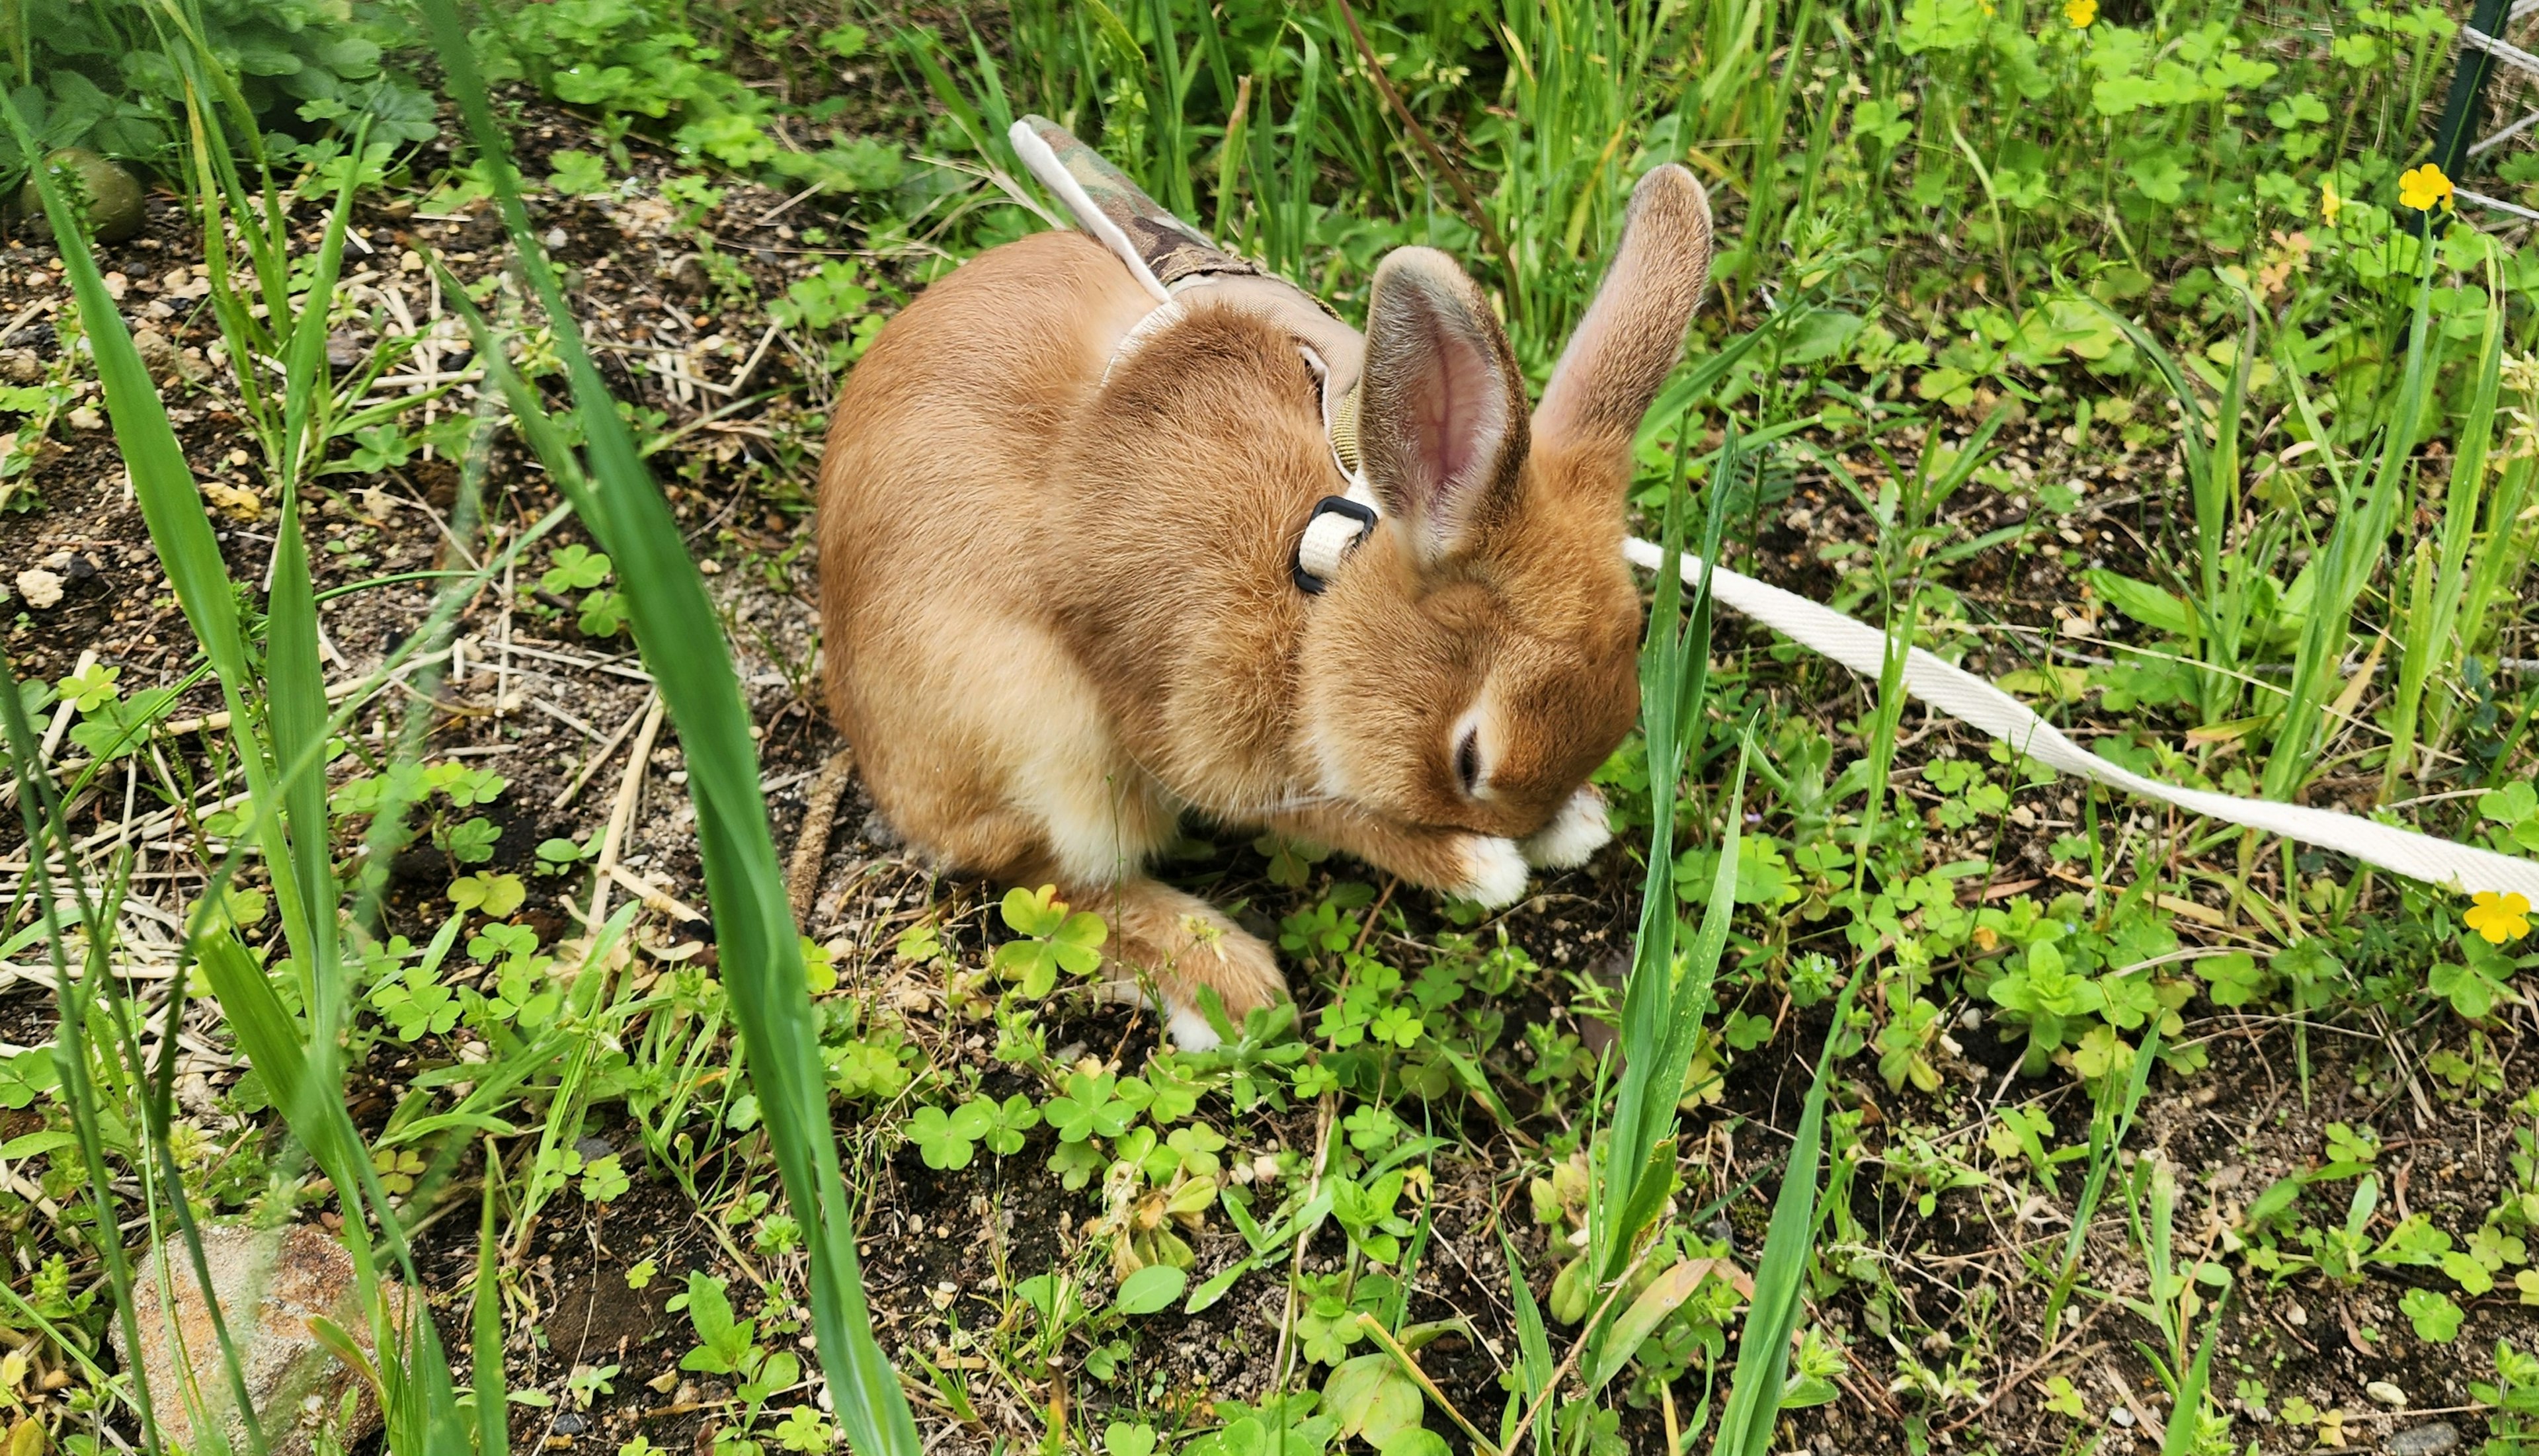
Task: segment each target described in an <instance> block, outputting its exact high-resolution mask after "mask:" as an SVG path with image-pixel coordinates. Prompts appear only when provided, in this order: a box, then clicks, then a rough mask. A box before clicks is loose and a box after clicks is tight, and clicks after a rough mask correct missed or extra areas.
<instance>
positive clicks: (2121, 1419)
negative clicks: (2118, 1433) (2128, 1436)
mask: <svg viewBox="0 0 2539 1456" xmlns="http://www.w3.org/2000/svg"><path fill="white" fill-rule="evenodd" d="M2107 1419H2108V1420H2110V1421H2114V1422H2116V1423H2117V1424H2118V1425H2131V1424H2133V1423H2134V1413H2133V1412H2132V1411H2130V1410H2128V1409H2126V1408H2125V1407H2123V1406H2118V1407H2116V1408H2115V1409H2114V1410H2113V1411H2110V1412H2108V1413H2107Z"/></svg>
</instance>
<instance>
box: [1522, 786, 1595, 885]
mask: <svg viewBox="0 0 2539 1456" xmlns="http://www.w3.org/2000/svg"><path fill="white" fill-rule="evenodd" d="M1612 838H1613V826H1612V825H1611V824H1610V823H1608V822H1607V821H1606V818H1605V796H1604V795H1602V794H1599V793H1598V792H1596V789H1595V786H1593V785H1588V786H1586V787H1584V788H1581V789H1580V790H1579V791H1578V792H1577V793H1575V794H1573V795H1571V796H1569V801H1568V802H1567V803H1564V804H1562V805H1561V806H1560V812H1559V813H1556V814H1554V815H1552V816H1551V822H1550V823H1548V824H1545V825H1544V826H1543V827H1542V828H1541V829H1539V830H1537V831H1536V832H1535V833H1534V835H1533V836H1532V837H1531V838H1529V839H1526V840H1524V841H1522V842H1520V843H1519V845H1518V846H1517V847H1518V848H1519V849H1520V850H1523V851H1524V852H1525V862H1526V863H1527V864H1529V865H1532V866H1534V867H1536V868H1538V869H1574V868H1576V867H1579V866H1581V865H1584V864H1586V863H1587V861H1588V860H1589V859H1590V858H1592V857H1593V856H1594V855H1595V853H1596V852H1597V851H1598V850H1601V849H1603V848H1604V847H1605V843H1606V841H1608V840H1610V839H1612Z"/></svg>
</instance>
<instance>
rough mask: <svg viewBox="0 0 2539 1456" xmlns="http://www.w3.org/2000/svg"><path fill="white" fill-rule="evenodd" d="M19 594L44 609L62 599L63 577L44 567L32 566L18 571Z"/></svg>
mask: <svg viewBox="0 0 2539 1456" xmlns="http://www.w3.org/2000/svg"><path fill="white" fill-rule="evenodd" d="M18 594H19V595H20V596H22V597H25V598H26V601H27V605H29V606H32V607H34V609H35V610H37V611H42V610H43V609H44V608H45V607H48V606H51V605H53V604H54V603H55V602H58V601H60V600H61V599H62V579H61V578H60V577H58V576H55V575H54V574H53V573H51V572H48V571H46V570H44V569H43V568H42V567H39V566H38V567H30V568H28V569H27V570H25V571H22V572H20V573H18Z"/></svg>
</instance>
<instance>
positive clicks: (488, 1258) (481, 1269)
mask: <svg viewBox="0 0 2539 1456" xmlns="http://www.w3.org/2000/svg"><path fill="white" fill-rule="evenodd" d="M485 1162H486V1166H487V1168H488V1169H489V1170H490V1169H491V1168H493V1167H494V1166H496V1162H495V1157H494V1148H493V1144H491V1143H490V1142H489V1143H488V1144H486V1148H485ZM500 1244H501V1240H500V1239H498V1238H496V1237H495V1228H494V1179H493V1177H492V1176H491V1174H490V1172H489V1174H488V1176H487V1177H486V1179H485V1194H484V1199H483V1207H482V1209H481V1211H480V1212H479V1213H478V1214H477V1220H476V1287H475V1289H474V1291H473V1293H472V1295H471V1296H470V1299H469V1309H468V1314H467V1322H468V1327H469V1331H470V1334H471V1335H472V1337H473V1345H474V1351H475V1365H476V1368H475V1372H474V1379H475V1382H476V1451H477V1456H495V1453H496V1452H499V1451H508V1450H510V1449H511V1432H510V1421H509V1417H510V1415H511V1408H510V1403H509V1397H508V1396H507V1395H506V1393H505V1390H504V1379H503V1291H502V1288H501V1286H500V1285H499V1283H497V1281H498V1279H499V1278H500V1275H499V1271H498V1270H497V1269H496V1267H495V1257H494V1255H495V1250H496V1249H497V1248H498V1247H499V1246H500Z"/></svg>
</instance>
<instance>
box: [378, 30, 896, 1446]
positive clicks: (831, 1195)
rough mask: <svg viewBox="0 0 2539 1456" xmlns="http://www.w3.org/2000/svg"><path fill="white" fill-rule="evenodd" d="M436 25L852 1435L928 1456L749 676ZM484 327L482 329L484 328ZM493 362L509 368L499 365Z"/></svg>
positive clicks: (467, 55) (451, 36)
mask: <svg viewBox="0 0 2539 1456" xmlns="http://www.w3.org/2000/svg"><path fill="white" fill-rule="evenodd" d="M424 10H425V14H426V17H427V20H428V22H429V24H430V28H431V32H432V36H433V40H434V43H435V47H436V49H437V50H438V51H439V53H440V56H441V60H442V65H443V67H444V69H445V72H446V77H447V83H448V87H449V90H450V91H451V93H452V94H453V96H454V97H455V99H456V101H457V102H458V105H459V109H460V112H461V113H462V114H463V115H464V116H465V117H466V120H467V124H468V128H469V130H470V132H471V133H472V134H473V136H474V138H475V142H476V145H477V149H478V155H479V156H481V157H482V158H484V159H485V162H486V163H487V165H488V166H487V170H488V171H489V172H490V173H492V174H493V176H494V179H495V185H496V194H497V197H498V199H499V200H500V203H501V206H502V210H503V216H504V221H505V223H506V224H507V225H508V227H509V230H510V232H511V235H512V239H513V243H514V246H515V249H516V251H517V252H518V255H519V257H520V261H521V264H522V266H523V267H524V268H525V269H526V271H527V274H528V278H529V282H530V284H531V286H532V287H533V288H534V290H535V291H536V293H537V295H538V297H539V299H540V301H541V302H542V303H543V305H544V306H545V309H546V312H547V316H548V323H549V325H550V327H551V328H552V329H553V332H554V337H555V341H556V347H557V351H558V353H559V354H560V355H561V357H562V358H563V359H564V361H565V364H566V367H567V370H568V372H569V376H570V378H571V381H572V384H573V392H574V397H575V401H576V404H577V406H578V409H579V412H580V418H581V421H582V425H583V439H584V440H585V442H587V445H586V449H587V451H588V463H589V469H588V473H587V476H586V478H580V477H577V476H576V475H574V474H572V473H569V472H563V471H559V473H558V477H557V478H558V480H559V481H560V482H561V483H563V484H564V485H565V487H566V489H567V490H568V491H569V492H572V493H573V495H574V506H575V509H576V510H577V511H578V512H580V513H581V514H582V516H583V520H584V521H585V522H586V523H587V524H588V526H589V528H590V530H591V533H592V534H593V535H594V536H596V537H597V538H598V539H599V541H600V544H601V545H602V546H603V547H605V548H606V550H607V552H608V554H609V556H610V557H611V558H613V559H614V560H615V562H616V563H617V574H618V580H619V581H620V582H622V583H623V584H624V589H625V592H626V596H627V606H628V612H629V615H630V616H631V617H632V619H633V622H634V627H635V638H636V642H637V644H638V645H639V647H641V649H642V651H643V654H644V661H645V665H646V666H647V667H648V668H649V669H651V671H652V675H653V678H654V680H655V683H656V684H657V688H658V691H659V692H660V694H661V699H662V702H663V703H664V704H665V705H667V708H668V711H669V714H670V716H671V719H672V721H673V722H674V723H675V724H676V725H677V727H678V731H679V740H680V743H681V746H682V747H683V748H684V750H685V752H686V754H687V761H688V776H689V777H688V788H689V794H690V797H691V798H692V799H693V801H694V803H695V805H696V811H697V832H698V841H699V851H700V857H701V858H702V860H703V862H704V866H705V875H706V893H707V897H708V899H709V901H710V903H711V904H712V906H713V909H714V917H715V930H716V938H717V942H718V945H719V947H720V951H721V960H722V964H723V966H724V967H725V970H724V977H725V986H726V989H727V990H728V992H729V994H730V997H731V1002H732V1007H733V1012H734V1015H735V1017H736V1019H737V1021H738V1022H739V1026H740V1031H741V1037H742V1043H743V1045H744V1047H745V1048H746V1049H747V1052H748V1068H749V1076H750V1080H751V1083H752V1085H753V1086H754V1087H755V1088H756V1090H757V1092H758V1098H759V1105H760V1107H761V1109H762V1110H763V1113H764V1115H765V1118H766V1123H767V1131H768V1137H769V1141H770V1143H771V1144H773V1146H774V1150H775V1153H776V1159H777V1165H778V1167H779V1169H780V1171H781V1173H782V1175H783V1179H784V1183H785V1191H786V1196H787V1199H788V1201H789V1203H790V1205H791V1207H792V1208H793V1210H794V1213H795V1216H796V1217H797V1218H798V1219H799V1220H800V1222H801V1225H802V1227H803V1230H804V1235H805V1241H806V1242H807V1243H808V1244H809V1246H810V1254H811V1307H812V1320H813V1324H814V1326H815V1328H816V1330H817V1345H818V1350H819V1355H820V1362H821V1365H822V1367H823V1369H824V1370H825V1372H826V1373H827V1375H828V1378H829V1385H830V1391H831V1395H832V1399H833V1402H834V1405H835V1408H836V1411H837V1415H838V1418H839V1421H841V1423H842V1424H843V1425H844V1426H845V1428H846V1431H847V1435H848V1438H849V1440H850V1442H851V1443H852V1444H853V1445H854V1446H855V1448H856V1449H857V1450H858V1451H859V1452H861V1453H863V1456H883V1453H892V1456H898V1453H906V1456H917V1453H919V1452H920V1451H921V1450H922V1446H921V1444H920V1442H919V1440H918V1435H917V1425H916V1421H915V1420H914V1418H913V1417H912V1416H911V1415H910V1413H909V1408H908V1402H907V1398H906V1397H905V1396H904V1395H903V1394H902V1393H901V1391H900V1387H899V1380H898V1376H897V1375H896V1374H895V1373H894V1372H893V1371H892V1369H891V1367H890V1362H889V1360H888V1358H887V1357H886V1356H885V1355H884V1354H883V1353H882V1351H881V1346H880V1343H879V1341H878V1340H877V1339H876V1338H875V1337H874V1334H873V1330H872V1322H871V1318H870V1315H869V1314H868V1313H867V1311H866V1310H865V1307H864V1302H863V1290H862V1284H861V1278H860V1274H859V1271H858V1266H857V1262H856V1248H855V1219H854V1212H853V1210H852V1208H851V1207H850V1206H849V1204H848V1202H847V1196H846V1188H845V1183H844V1180H843V1179H842V1178H841V1177H840V1175H839V1169H838V1150H837V1142H836V1139H835V1136H834V1134H833V1133H832V1131H831V1129H830V1125H829V1109H828V1083H827V1079H826V1076H825V1073H824V1069H823V1066H822V1063H821V1060H820V1055H819V1041H818V1036H817V1032H816V1029H815V1024H814V1019H813V1014H812V1010H811V1002H810V995H809V989H808V982H807V980H806V977H805V973H804V969H803V963H802V951H801V940H800V936H799V933H798V932H797V931H796V930H795V928H794V925H793V915H792V908H791V906H790V905H789V902H788V900H787V898H786V889H785V875H784V870H783V867H782V866H781V864H780V863H779V861H778V859H777V855H776V842H775V836H774V833H773V832H772V831H771V829H770V828H769V826H768V820H767V804H766V799H765V797H764V795H763V793H762V791H761V789H760V784H759V772H758V756H757V748H756V744H755V741H754V739H752V737H751V736H750V720H749V712H748V709H747V706H746V705H745V704H744V702H743V701H742V698H741V693H740V681H739V677H738V675H737V674H736V673H735V672H734V670H733V668H732V664H731V656H730V652H729V649H728V647H727V645H726V644H725V643H724V642H723V640H722V636H721V631H720V628H719V626H718V622H719V618H718V617H717V616H716V613H715V610H714V603H713V601H712V599H711V598H710V597H708V596H707V594H706V590H705V580H704V578H703V576H702V575H701V574H700V573H699V572H698V570H697V567H696V563H695V562H694V561H693V560H691V559H690V558H689V556H688V553H687V544H686V540H685V538H684V536H683V535H682V533H681V532H680V530H679V526H678V522H677V521H676V520H674V519H673V518H672V517H671V515H670V512H669V507H668V504H667V503H666V502H665V501H664V500H663V499H662V498H661V494H660V492H659V490H658V489H657V487H656V486H655V485H654V484H653V482H652V476H651V473H650V472H649V470H647V468H646V467H645V465H644V461H643V456H642V454H641V453H640V452H639V451H637V449H636V446H635V442H634V440H633V438H632V437H631V436H630V435H629V433H628V432H627V429H626V425H625V422H624V421H623V420H621V419H620V418H619V417H618V414H617V408H616V402H615V400H614V399H612V398H611V397H610V395H609V392H608V388H607V385H606V383H605V382H604V381H602V380H601V379H600V377H599V372H598V370H597V368H596V367H595V366H594V365H593V364H592V363H591V359H590V355H589V351H588V350H587V349H586V348H585V347H584V345H583V340H582V334H581V330H580V329H579V328H578V327H577V326H576V324H575V321H574V317H573V314H572V312H570V311H569V310H568V309H567V308H566V306H565V300H564V297H563V292H562V290H561V288H560V287H559V286H558V285H557V282H556V279H555V274H554V271H553V270H552V269H551V268H550V267H549V266H548V265H547V262H546V259H545V257H544V256H543V254H541V253H540V252H539V250H538V248H537V246H536V244H535V243H534V241H533V239H532V238H531V235H530V231H529V222H528V215H527V212H526V210H525V209H524V208H523V207H522V205H521V202H520V196H519V187H518V183H517V181H516V179H515V176H514V175H513V173H512V169H511V165H510V161H509V153H508V149H507V148H506V147H505V145H504V138H503V135H502V133H501V131H500V130H499V128H497V127H496V125H495V124H494V117H493V110H492V106H491V104H490V103H489V102H488V100H487V97H486V93H485V85H484V80H483V78H482V77H481V76H480V75H479V74H478V73H477V70H476V64H475V57H474V54H473V52H472V51H471V50H470V49H469V46H468V43H467V37H466V33H465V32H464V30H463V29H462V28H461V26H460V24H459V20H458V13H457V9H456V6H455V5H454V4H453V3H452V0H427V3H426V4H425V6H424ZM475 322H476V323H477V324H479V325H481V322H482V319H481V317H479V318H477V319H476V320H475ZM493 355H494V357H495V358H499V357H500V351H499V350H496V351H493ZM522 413H523V427H524V428H527V420H526V415H528V414H533V413H535V411H534V409H533V408H532V409H531V410H528V411H524V412H522ZM550 444H552V442H550ZM542 453H543V451H542ZM550 463H551V464H552V463H553V461H552V460H551V461H550Z"/></svg>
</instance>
